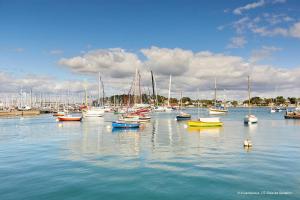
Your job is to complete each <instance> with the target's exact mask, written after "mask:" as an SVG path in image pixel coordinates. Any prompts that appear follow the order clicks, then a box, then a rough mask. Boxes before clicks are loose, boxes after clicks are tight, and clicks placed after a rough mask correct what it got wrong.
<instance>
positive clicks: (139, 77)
mask: <svg viewBox="0 0 300 200" xmlns="http://www.w3.org/2000/svg"><path fill="white" fill-rule="evenodd" d="M138 79H139V93H140V104H142V103H143V96H142V90H141V74H140V72H138Z"/></svg>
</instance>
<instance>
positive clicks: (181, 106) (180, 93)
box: [180, 91, 182, 110]
mask: <svg viewBox="0 0 300 200" xmlns="http://www.w3.org/2000/svg"><path fill="white" fill-rule="evenodd" d="M181 109H182V91H181V92H180V110H181Z"/></svg>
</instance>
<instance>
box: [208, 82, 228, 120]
mask: <svg viewBox="0 0 300 200" xmlns="http://www.w3.org/2000/svg"><path fill="white" fill-rule="evenodd" d="M208 111H209V114H210V115H223V114H226V113H228V110H227V109H226V108H225V106H221V105H220V106H218V105H217V79H216V78H215V103H214V106H213V107H211V108H209V110H208Z"/></svg>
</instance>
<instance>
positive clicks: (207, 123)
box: [188, 117, 223, 127]
mask: <svg viewBox="0 0 300 200" xmlns="http://www.w3.org/2000/svg"><path fill="white" fill-rule="evenodd" d="M188 126H190V127H218V126H223V122H221V121H220V119H219V118H217V117H214V118H199V120H198V121H193V120H191V121H188Z"/></svg>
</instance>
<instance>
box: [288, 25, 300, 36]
mask: <svg viewBox="0 0 300 200" xmlns="http://www.w3.org/2000/svg"><path fill="white" fill-rule="evenodd" d="M289 33H290V35H291V36H292V37H296V38H300V22H297V23H295V24H294V25H293V26H292V27H290V29H289Z"/></svg>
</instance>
